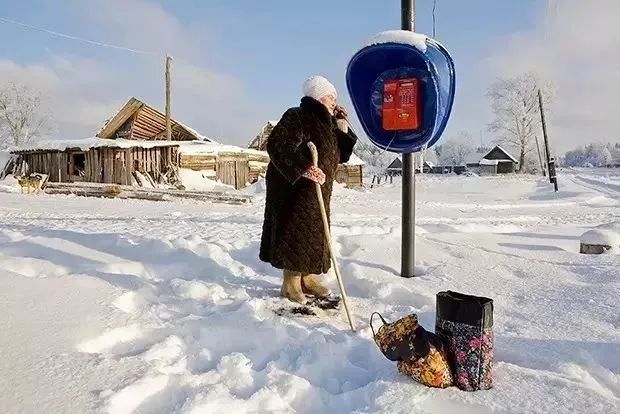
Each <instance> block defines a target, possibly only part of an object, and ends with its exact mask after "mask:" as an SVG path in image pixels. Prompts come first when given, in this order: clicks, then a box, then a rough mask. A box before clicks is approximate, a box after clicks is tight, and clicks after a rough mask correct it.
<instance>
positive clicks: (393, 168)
mask: <svg viewBox="0 0 620 414" xmlns="http://www.w3.org/2000/svg"><path fill="white" fill-rule="evenodd" d="M386 171H387V173H388V174H389V175H402V173H403V161H402V160H401V159H400V157H396V158H394V161H392V162H391V163H390V165H388V166H387V168H386Z"/></svg>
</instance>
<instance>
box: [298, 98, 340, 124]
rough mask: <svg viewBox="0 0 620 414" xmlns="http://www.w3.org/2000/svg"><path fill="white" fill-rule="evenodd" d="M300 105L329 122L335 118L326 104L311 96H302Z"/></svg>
mask: <svg viewBox="0 0 620 414" xmlns="http://www.w3.org/2000/svg"><path fill="white" fill-rule="evenodd" d="M299 107H300V108H302V109H307V110H309V111H311V112H312V113H314V114H315V115H317V116H318V117H319V118H321V119H322V120H324V121H328V122H329V121H331V120H332V118H333V117H332V115H331V114H330V113H329V111H328V110H327V108H326V107H325V105H323V104H322V103H321V102H319V101H317V100H316V99H314V98H311V97H309V96H304V97H303V98H301V104H300V105H299Z"/></svg>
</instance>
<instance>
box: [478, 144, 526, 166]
mask: <svg viewBox="0 0 620 414" xmlns="http://www.w3.org/2000/svg"><path fill="white" fill-rule="evenodd" d="M496 148H497V149H499V150H500V151H501V152H503V153H504V154H505V155H506V158H505V160H506V161H512V162H515V163H517V164H518V163H519V161H517V160H516V159H515V157H513V156H512V155H510V153H509V152H508V151H506V150H505V149H504V148H502V147H501V145H496V146H494V147H493V148H491V150H490V151H489V152H487V153H486V154H485V155H484V157H482V158H486V157H487V156H488V155H489V154H490V153H492V152H493V151H494V150H495V149H496Z"/></svg>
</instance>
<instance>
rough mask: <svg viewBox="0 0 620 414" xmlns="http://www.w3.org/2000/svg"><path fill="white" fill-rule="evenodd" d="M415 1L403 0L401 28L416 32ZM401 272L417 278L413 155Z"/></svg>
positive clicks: (406, 176) (406, 166)
mask: <svg viewBox="0 0 620 414" xmlns="http://www.w3.org/2000/svg"><path fill="white" fill-rule="evenodd" d="M414 9H415V1H414V0H401V28H402V29H403V30H409V31H413V30H414V19H415V12H414ZM402 216H403V218H402V220H403V222H402V244H401V271H400V275H401V276H402V277H414V276H415V165H414V156H413V154H412V153H405V154H403V212H402Z"/></svg>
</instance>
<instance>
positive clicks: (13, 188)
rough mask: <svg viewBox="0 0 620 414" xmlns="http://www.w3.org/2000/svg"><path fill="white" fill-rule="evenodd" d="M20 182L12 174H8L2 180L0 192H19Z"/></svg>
mask: <svg viewBox="0 0 620 414" xmlns="http://www.w3.org/2000/svg"><path fill="white" fill-rule="evenodd" d="M19 191H20V190H19V183H18V182H17V179H16V178H15V177H13V176H12V175H7V176H6V177H4V180H2V181H0V193H18V192H19Z"/></svg>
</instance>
